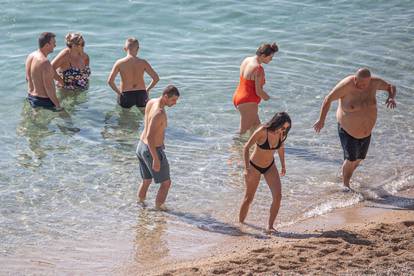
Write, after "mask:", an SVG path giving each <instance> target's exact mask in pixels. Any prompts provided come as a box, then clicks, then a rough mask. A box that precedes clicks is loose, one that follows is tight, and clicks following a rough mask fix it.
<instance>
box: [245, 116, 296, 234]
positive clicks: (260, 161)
mask: <svg viewBox="0 0 414 276" xmlns="http://www.w3.org/2000/svg"><path fill="white" fill-rule="evenodd" d="M288 127H289V123H287V122H286V123H284V125H283V126H282V127H281V128H279V129H277V130H275V131H270V130H266V128H265V127H260V128H258V129H257V130H256V131H255V132H254V133H253V135H252V136H251V137H250V139H249V141H247V143H246V145H245V146H244V148H243V154H244V163H245V164H244V165H245V172H244V175H245V184H246V193H245V196H244V199H243V202H242V205H241V207H240V213H239V221H240V222H241V223H244V220H245V219H246V216H247V213H248V211H249V207H250V204H251V203H252V201H253V199H254V195H255V194H256V190H257V187H258V185H259V183H260V177H261V173H260V172H259V171H258V170H257V169H256V168H254V167H253V166H251V164H250V162H249V160H251V161H252V162H253V163H254V164H255V165H257V166H259V167H262V168H265V167H267V166H269V165H270V164H271V163H272V161H273V159H274V156H273V155H274V153H275V151H276V150H264V149H261V148H259V147H258V146H257V144H260V145H261V144H263V143H264V142H265V141H266V139H269V140H268V141H269V144H270V147H271V148H273V147H275V146H276V145H277V144H278V143H279V141H280V140H281V139H283V135H284V133H285V131H286V129H287V128H288ZM267 137H268V138H267ZM252 146H254V147H255V148H254V151H253V153H252V154H251V155H250V156H249V152H250V148H251V147H252ZM277 151H278V155H279V159H280V163H281V165H282V170H281V172H280V175H282V176H284V175H285V174H286V165H285V147H284V144H282V145H281V147H280V148H279V149H277ZM264 178H265V180H266V183H267V185H268V186H269V189H270V191H271V193H272V199H273V200H272V204H271V206H270V212H269V221H268V226H267V230H266V231H267V232H269V233H270V232H272V231H275V228H274V227H273V224H274V222H275V219H276V216H277V214H278V212H279V208H280V202H281V199H282V188H281V183H280V177H279V172H278V170H277V168H276V165H275V164H273V165H272V166H271V167H270V169H269V170H267V171H266V173H265V174H264Z"/></svg>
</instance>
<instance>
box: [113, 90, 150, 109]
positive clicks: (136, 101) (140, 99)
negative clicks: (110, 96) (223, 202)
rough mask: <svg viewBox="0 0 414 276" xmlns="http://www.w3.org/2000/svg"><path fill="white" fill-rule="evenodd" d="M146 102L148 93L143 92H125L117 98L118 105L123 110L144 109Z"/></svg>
mask: <svg viewBox="0 0 414 276" xmlns="http://www.w3.org/2000/svg"><path fill="white" fill-rule="evenodd" d="M147 102H148V93H147V91H145V90H134V91H125V92H122V93H121V96H120V97H119V105H120V106H122V107H123V108H131V107H133V106H134V105H135V106H137V107H145V106H146V105H147Z"/></svg>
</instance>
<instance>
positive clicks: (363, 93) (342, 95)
mask: <svg viewBox="0 0 414 276" xmlns="http://www.w3.org/2000/svg"><path fill="white" fill-rule="evenodd" d="M380 90H383V91H387V92H388V98H387V100H386V102H385V104H386V106H387V107H388V108H391V109H393V108H395V107H396V102H395V96H396V93H397V92H396V88H395V86H394V85H391V84H389V83H387V82H386V81H384V80H382V79H380V78H376V77H368V78H358V77H357V75H352V76H348V77H346V78H345V79H343V80H342V81H340V82H339V83H338V84H337V85H336V86H335V87H334V88H333V89H332V91H331V92H330V93H329V94H328V95H327V96H326V97H325V99H324V101H323V104H322V107H321V112H320V115H319V119H318V120H317V121H316V122H315V124H314V125H313V127H314V129H315V131H316V132H317V133H319V132H320V131H321V129H322V128H323V127H324V124H325V118H326V115H327V113H328V111H329V108H330V106H331V103H332V102H333V101H336V100H338V101H339V105H338V109H337V111H336V118H337V121H338V122H339V124H340V125H341V127H342V128H343V129H344V130H345V131H346V132H347V133H349V134H350V135H351V136H353V137H354V138H357V139H361V138H365V137H368V136H369V135H371V132H372V130H373V128H374V126H375V123H376V120H377V101H376V93H377V91H380ZM361 161H362V159H358V160H356V161H349V160H345V161H344V163H343V165H342V174H343V182H344V186H346V187H349V183H350V180H351V177H352V174H353V172H354V171H355V169H356V168H357V166H358V165H359V163H360V162H361Z"/></svg>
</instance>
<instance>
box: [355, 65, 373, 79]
mask: <svg viewBox="0 0 414 276" xmlns="http://www.w3.org/2000/svg"><path fill="white" fill-rule="evenodd" d="M356 76H357V78H361V79H365V78H370V77H371V72H370V71H369V69H368V68H360V69H358V71H357V72H356Z"/></svg>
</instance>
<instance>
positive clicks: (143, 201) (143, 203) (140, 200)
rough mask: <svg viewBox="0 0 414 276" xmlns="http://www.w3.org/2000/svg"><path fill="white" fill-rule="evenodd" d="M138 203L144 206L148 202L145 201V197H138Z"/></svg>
mask: <svg viewBox="0 0 414 276" xmlns="http://www.w3.org/2000/svg"><path fill="white" fill-rule="evenodd" d="M137 203H138V204H139V205H141V206H142V207H145V206H147V204H146V203H145V198H140V197H138V200H137Z"/></svg>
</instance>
